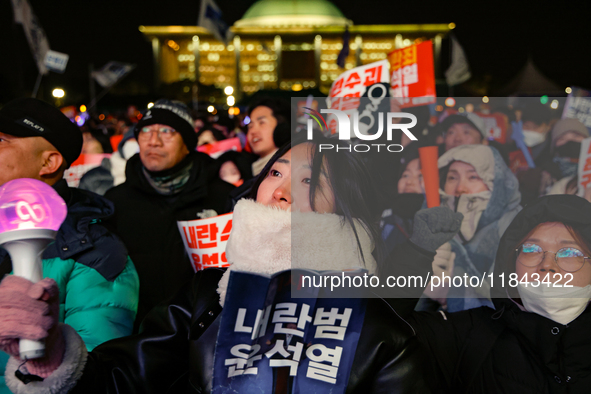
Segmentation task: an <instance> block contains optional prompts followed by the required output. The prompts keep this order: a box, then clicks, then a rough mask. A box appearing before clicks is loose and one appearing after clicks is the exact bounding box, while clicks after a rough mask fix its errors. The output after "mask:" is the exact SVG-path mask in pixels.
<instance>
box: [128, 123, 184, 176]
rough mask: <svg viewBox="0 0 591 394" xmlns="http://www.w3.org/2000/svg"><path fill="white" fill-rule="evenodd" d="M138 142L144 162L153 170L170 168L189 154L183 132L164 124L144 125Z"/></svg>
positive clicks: (149, 169) (145, 165)
mask: <svg viewBox="0 0 591 394" xmlns="http://www.w3.org/2000/svg"><path fill="white" fill-rule="evenodd" d="M171 130H172V131H171ZM138 144H139V146H140V159H141V161H142V164H143V165H144V167H146V169H147V170H148V171H153V172H158V171H164V170H168V169H169V168H172V167H174V166H175V165H177V164H178V163H180V162H181V160H183V159H184V158H185V157H186V156H187V155H188V154H189V150H188V149H187V146H186V145H185V143H184V142H183V138H182V137H181V134H180V133H178V132H177V131H174V129H173V128H172V127H170V126H167V125H163V124H153V125H150V126H146V127H143V128H142V130H140V132H139V135H138Z"/></svg>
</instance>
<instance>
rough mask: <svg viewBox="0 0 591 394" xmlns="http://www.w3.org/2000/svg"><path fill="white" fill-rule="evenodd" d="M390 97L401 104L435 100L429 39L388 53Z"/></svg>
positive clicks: (431, 51)
mask: <svg viewBox="0 0 591 394" xmlns="http://www.w3.org/2000/svg"><path fill="white" fill-rule="evenodd" d="M388 59H389V60H390V73H391V76H390V86H391V87H392V97H396V98H402V99H406V100H403V104H404V105H403V106H414V105H424V104H428V103H432V102H435V96H436V95H435V71H434V66H433V45H432V43H431V41H425V42H422V43H420V44H416V45H411V46H409V47H406V48H402V49H396V50H394V51H392V52H390V53H389V54H388Z"/></svg>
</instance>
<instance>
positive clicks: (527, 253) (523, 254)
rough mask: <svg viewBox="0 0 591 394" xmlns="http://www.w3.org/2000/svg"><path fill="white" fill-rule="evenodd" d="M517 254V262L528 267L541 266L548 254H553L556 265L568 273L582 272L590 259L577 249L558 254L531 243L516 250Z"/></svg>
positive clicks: (564, 250) (567, 249) (560, 251)
mask: <svg viewBox="0 0 591 394" xmlns="http://www.w3.org/2000/svg"><path fill="white" fill-rule="evenodd" d="M515 252H516V253H517V262H518V263H520V264H522V265H524V266H526V267H535V266H537V265H539V264H540V263H541V262H542V261H543V260H544V257H545V255H546V253H552V254H554V260H555V261H556V264H557V265H558V266H559V267H560V269H562V270H563V271H566V272H576V271H578V270H580V269H581V268H583V266H584V265H585V260H587V259H589V257H587V256H585V255H584V254H583V252H581V251H580V250H579V249H577V248H573V247H566V248H562V249H559V250H558V251H557V252H550V251H548V250H543V249H542V247H541V246H540V245H536V244H534V243H529V242H528V243H524V244H523V245H521V246H520V247H519V248H517V249H515Z"/></svg>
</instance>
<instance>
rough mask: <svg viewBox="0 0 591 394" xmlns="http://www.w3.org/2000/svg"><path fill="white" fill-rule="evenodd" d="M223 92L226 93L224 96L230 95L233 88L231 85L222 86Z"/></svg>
mask: <svg viewBox="0 0 591 394" xmlns="http://www.w3.org/2000/svg"><path fill="white" fill-rule="evenodd" d="M224 93H226V96H230V95H231V94H232V93H234V88H233V87H232V86H226V87H225V88H224Z"/></svg>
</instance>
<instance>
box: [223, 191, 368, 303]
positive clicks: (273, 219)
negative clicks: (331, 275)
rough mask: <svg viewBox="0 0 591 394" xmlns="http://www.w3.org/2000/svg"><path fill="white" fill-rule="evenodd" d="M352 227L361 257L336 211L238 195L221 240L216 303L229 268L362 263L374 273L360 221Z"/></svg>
mask: <svg viewBox="0 0 591 394" xmlns="http://www.w3.org/2000/svg"><path fill="white" fill-rule="evenodd" d="M355 228H356V230H357V235H358V237H359V243H360V244H361V250H362V252H363V257H361V253H359V248H358V246H357V240H356V239H355V233H354V232H353V229H352V228H351V226H349V225H348V224H347V223H346V222H345V221H344V220H343V218H342V217H341V216H339V215H335V214H326V213H323V214H320V213H316V212H308V213H301V212H289V211H283V210H281V209H278V208H275V207H268V206H265V205H262V204H259V203H257V202H255V201H252V200H246V199H243V200H240V201H239V202H238V203H237V204H236V206H235V208H234V217H233V221H232V232H231V233H230V239H229V240H228V244H227V246H226V256H227V258H228V261H229V262H230V263H231V266H230V268H229V269H228V270H227V271H226V273H225V274H224V276H223V277H222V279H221V280H220V283H219V287H218V293H219V294H220V304H221V305H222V306H223V304H224V299H225V297H226V288H227V286H228V280H229V278H230V272H231V271H233V270H235V271H248V272H258V273H262V274H273V273H275V272H279V271H283V270H288V269H291V268H308V269H313V270H318V271H324V270H344V269H350V268H365V269H367V270H368V271H369V273H370V274H374V273H375V272H376V270H377V264H376V262H375V260H374V258H373V256H372V254H371V252H372V250H373V248H374V243H373V240H372V239H371V237H370V235H369V233H368V231H367V230H366V229H365V228H364V226H363V225H362V224H361V223H360V222H358V221H356V222H355Z"/></svg>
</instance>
